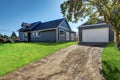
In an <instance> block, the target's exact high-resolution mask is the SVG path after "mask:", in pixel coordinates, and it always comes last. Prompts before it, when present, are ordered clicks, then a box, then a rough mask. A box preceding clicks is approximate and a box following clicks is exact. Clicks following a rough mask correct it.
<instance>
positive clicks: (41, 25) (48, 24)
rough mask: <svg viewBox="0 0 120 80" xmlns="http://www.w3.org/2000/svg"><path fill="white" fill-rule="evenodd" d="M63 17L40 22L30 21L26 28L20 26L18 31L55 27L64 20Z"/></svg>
mask: <svg viewBox="0 0 120 80" xmlns="http://www.w3.org/2000/svg"><path fill="white" fill-rule="evenodd" d="M64 19H65V18H62V19H57V20H53V21H48V22H44V23H41V22H40V21H39V22H35V23H32V24H31V25H30V26H29V27H27V28H24V29H23V28H21V29H20V30H19V31H34V30H43V29H49V28H57V27H58V25H59V24H60V23H61V22H62V21H63V20H64Z"/></svg>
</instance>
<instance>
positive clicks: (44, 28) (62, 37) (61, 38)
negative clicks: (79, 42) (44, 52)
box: [19, 18, 76, 42]
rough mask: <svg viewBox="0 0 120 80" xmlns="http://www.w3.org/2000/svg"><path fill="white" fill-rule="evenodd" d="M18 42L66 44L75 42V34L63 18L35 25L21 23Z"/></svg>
mask: <svg viewBox="0 0 120 80" xmlns="http://www.w3.org/2000/svg"><path fill="white" fill-rule="evenodd" d="M21 26H22V28H21V29H19V40H20V41H26V42H66V41H75V38H76V32H74V31H72V30H71V28H70V26H69V24H68V22H67V20H66V19H65V18H62V19H58V20H53V21H48V22H43V23H42V22H40V21H38V22H35V23H31V24H29V23H22V25H21Z"/></svg>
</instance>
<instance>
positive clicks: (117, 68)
mask: <svg viewBox="0 0 120 80" xmlns="http://www.w3.org/2000/svg"><path fill="white" fill-rule="evenodd" d="M102 67H103V74H104V77H105V79H106V80H120V51H118V50H116V48H115V45H114V43H109V44H108V45H107V46H106V47H105V48H104V50H103V53H102Z"/></svg>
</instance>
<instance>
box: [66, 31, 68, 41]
mask: <svg viewBox="0 0 120 80" xmlns="http://www.w3.org/2000/svg"><path fill="white" fill-rule="evenodd" d="M66 40H69V32H66Z"/></svg>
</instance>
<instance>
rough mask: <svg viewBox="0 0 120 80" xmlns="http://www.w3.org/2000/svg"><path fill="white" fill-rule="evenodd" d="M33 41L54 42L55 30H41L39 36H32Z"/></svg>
mask: <svg viewBox="0 0 120 80" xmlns="http://www.w3.org/2000/svg"><path fill="white" fill-rule="evenodd" d="M31 41H33V42H56V30H50V31H42V32H41V35H40V36H39V37H32V36H31Z"/></svg>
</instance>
